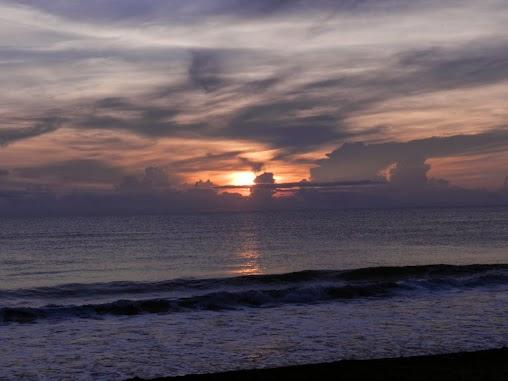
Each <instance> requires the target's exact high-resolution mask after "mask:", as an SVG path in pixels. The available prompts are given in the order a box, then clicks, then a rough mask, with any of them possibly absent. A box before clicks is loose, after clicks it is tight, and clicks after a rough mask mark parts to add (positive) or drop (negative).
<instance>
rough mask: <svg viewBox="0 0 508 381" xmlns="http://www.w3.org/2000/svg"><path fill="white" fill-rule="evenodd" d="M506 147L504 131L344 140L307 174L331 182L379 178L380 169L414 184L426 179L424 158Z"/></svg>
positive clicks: (507, 139) (507, 140)
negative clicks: (408, 138)
mask: <svg viewBox="0 0 508 381" xmlns="http://www.w3.org/2000/svg"><path fill="white" fill-rule="evenodd" d="M507 147H508V131H506V130H497V131H492V132H486V133H483V134H476V135H455V136H449V137H433V138H427V139H419V140H413V141H409V142H387V143H378V144H365V143H346V144H344V145H342V146H341V147H340V148H338V149H337V150H335V151H333V152H331V153H330V154H328V155H327V156H328V158H326V159H323V160H318V161H317V166H316V167H315V168H312V169H311V171H310V173H311V178H312V180H313V181H335V180H357V179H377V178H380V177H383V175H382V172H383V170H388V172H387V174H386V175H385V176H386V177H389V178H390V180H391V181H393V182H394V183H397V184H399V185H400V184H401V183H405V184H408V185H409V184H413V185H417V184H421V183H422V182H426V179H427V172H428V171H429V169H430V166H429V165H428V164H426V160H427V159H430V158H437V157H448V156H455V155H468V154H469V155H470V154H478V153H485V152H502V151H504V150H506V149H507ZM390 166H392V167H391V168H389V167H390Z"/></svg>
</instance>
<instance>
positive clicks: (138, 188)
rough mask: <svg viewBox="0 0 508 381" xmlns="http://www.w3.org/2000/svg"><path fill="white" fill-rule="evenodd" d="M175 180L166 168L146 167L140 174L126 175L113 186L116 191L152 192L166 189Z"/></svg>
mask: <svg viewBox="0 0 508 381" xmlns="http://www.w3.org/2000/svg"><path fill="white" fill-rule="evenodd" d="M173 181H175V178H174V177H170V174H169V173H168V171H167V170H165V169H163V168H160V167H147V168H145V171H144V173H143V175H142V176H140V177H136V176H126V177H124V178H123V179H122V181H121V182H120V183H119V184H117V185H116V186H115V189H116V190H117V191H118V192H127V193H153V192H164V191H168V190H169V189H170V188H171V186H172V185H175V184H174V183H173Z"/></svg>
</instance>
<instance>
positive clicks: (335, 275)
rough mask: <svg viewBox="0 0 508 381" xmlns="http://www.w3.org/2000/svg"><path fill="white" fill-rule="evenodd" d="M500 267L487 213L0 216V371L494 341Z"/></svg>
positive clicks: (33, 375)
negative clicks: (27, 217)
mask: <svg viewBox="0 0 508 381" xmlns="http://www.w3.org/2000/svg"><path fill="white" fill-rule="evenodd" d="M440 264H449V265H455V266H429V265H440ZM478 264H481V265H488V266H477V265H478ZM503 264H508V209H503V208H488V209H481V208H476V209H443V210H437V209H421V210H418V209H411V210H389V211H388V210H375V211H374V210H370V211H369V210H363V211H360V210H358V211H319V212H317V211H316V212H309V211H305V212H303V211H302V212H272V213H234V214H199V215H173V216H143V217H141V216H140V217H100V218H92V217H83V218H31V219H0V342H1V343H2V345H1V346H0V369H1V370H0V379H7V380H10V379H12V380H25V379H26V380H36V379H51V380H53V379H55V380H60V379H62V380H63V379H69V380H71V379H105V380H106V379H108V380H110V379H123V378H126V377H132V376H136V375H138V376H143V377H155V376H162V375H176V374H186V373H191V372H192V373H194V372H206V371H216V370H226V369H238V368H252V367H265V366H276V365H287V364H296V363H307V362H319V361H330V360H338V359H341V358H373V357H384V356H393V355H395V356H399V355H409V354H420V353H438V352H448V351H454V350H472V349H479V348H492V347H499V346H502V345H508V293H507V291H508V266H504V265H503ZM471 265H472V266H471ZM381 266H396V267H397V268H394V269H386V268H380V267H381ZM408 266H414V267H408ZM354 269H364V270H360V271H354ZM308 270H313V271H308Z"/></svg>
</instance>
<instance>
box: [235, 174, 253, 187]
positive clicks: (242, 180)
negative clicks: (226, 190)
mask: <svg viewBox="0 0 508 381" xmlns="http://www.w3.org/2000/svg"><path fill="white" fill-rule="evenodd" d="M255 178H256V175H255V174H254V173H252V172H234V173H232V174H231V184H232V185H253V184H254V179H255Z"/></svg>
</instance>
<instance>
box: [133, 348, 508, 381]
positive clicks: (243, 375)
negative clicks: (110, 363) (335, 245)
mask: <svg viewBox="0 0 508 381" xmlns="http://www.w3.org/2000/svg"><path fill="white" fill-rule="evenodd" d="M283 379H293V380H294V379H301V380H362V379H366V380H367V379H368V380H412V381H418V380H432V381H437V380H443V381H469V380H471V381H472V380H475V381H482V380H489V381H498V380H499V381H502V380H503V381H504V380H508V348H501V349H492V350H485V351H477V352H461V353H452V354H442V355H431V356H416V357H405V358H389V359H376V360H344V361H337V362H331V363H323V364H309V365H299V366H289V367H281V368H273V369H252V370H240V371H232V372H224V373H214V374H199V375H187V376H180V377H163V378H156V379H153V380H151V381H169V380H182V381H188V380H201V381H209V380H242V381H246V380H263V381H266V380H283ZM141 380H142V379H140V378H133V379H130V380H128V381H141Z"/></svg>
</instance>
